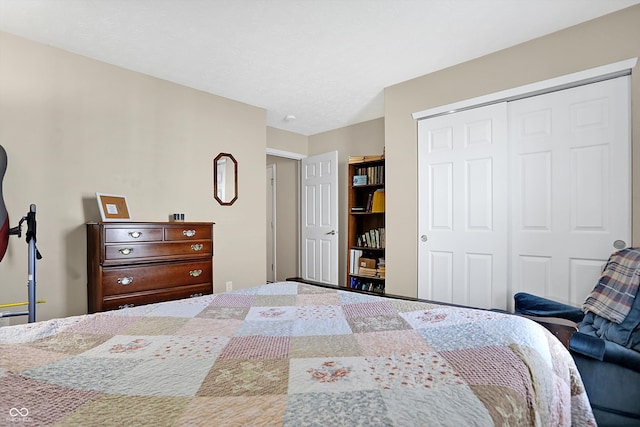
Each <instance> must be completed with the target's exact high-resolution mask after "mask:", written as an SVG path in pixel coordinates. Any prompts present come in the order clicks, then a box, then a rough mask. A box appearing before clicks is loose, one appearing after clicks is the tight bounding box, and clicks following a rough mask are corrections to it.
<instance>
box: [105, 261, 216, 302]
mask: <svg viewBox="0 0 640 427" xmlns="http://www.w3.org/2000/svg"><path fill="white" fill-rule="evenodd" d="M208 282H212V271H211V261H200V262H171V263H162V264H152V265H149V264H147V265H145V266H135V267H114V268H105V269H104V270H103V272H102V286H103V294H104V295H105V296H108V295H120V294H126V293H135V292H141V291H149V290H153V289H164V288H171V287H174V286H182V285H193V284H198V283H208Z"/></svg>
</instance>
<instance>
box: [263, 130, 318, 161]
mask: <svg viewBox="0 0 640 427" xmlns="http://www.w3.org/2000/svg"><path fill="white" fill-rule="evenodd" d="M308 143H309V138H308V137H307V136H305V135H300V134H299V133H294V132H289V131H286V130H282V129H276V128H272V127H267V147H269V148H272V149H275V150H280V151H285V152H287V153H295V154H299V155H301V156H306V155H307V152H308V148H307V146H308Z"/></svg>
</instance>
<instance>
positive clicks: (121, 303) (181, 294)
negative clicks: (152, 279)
mask: <svg viewBox="0 0 640 427" xmlns="http://www.w3.org/2000/svg"><path fill="white" fill-rule="evenodd" d="M211 293H213V285H212V284H211V283H204V284H198V285H189V286H180V287H177V288H169V289H161V290H151V291H147V292H138V293H134V294H126V295H115V296H105V297H104V298H103V299H102V309H103V310H115V309H119V308H125V307H134V306H138V305H144V304H151V303H156V302H162V301H172V300H176V299H182V298H189V297H198V296H201V295H208V294H211Z"/></svg>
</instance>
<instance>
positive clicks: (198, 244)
mask: <svg viewBox="0 0 640 427" xmlns="http://www.w3.org/2000/svg"><path fill="white" fill-rule="evenodd" d="M203 247H204V246H203V245H202V243H196V244H195V245H191V249H193V250H194V251H196V252H198V251H200V250H202V248H203Z"/></svg>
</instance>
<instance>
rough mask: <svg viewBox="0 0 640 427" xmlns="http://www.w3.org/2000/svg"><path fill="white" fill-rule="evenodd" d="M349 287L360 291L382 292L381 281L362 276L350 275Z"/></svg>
mask: <svg viewBox="0 0 640 427" xmlns="http://www.w3.org/2000/svg"><path fill="white" fill-rule="evenodd" d="M349 287H350V288H351V289H358V290H362V291H369V292H377V293H380V294H384V283H383V282H379V281H378V282H372V281H369V280H367V279H366V278H362V277H351V278H350V279H349Z"/></svg>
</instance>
